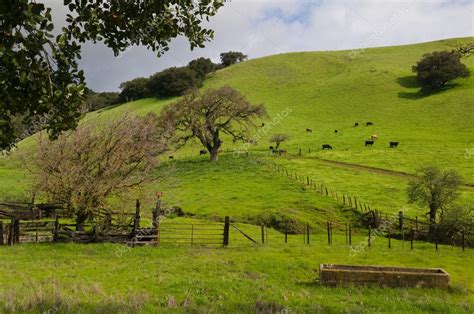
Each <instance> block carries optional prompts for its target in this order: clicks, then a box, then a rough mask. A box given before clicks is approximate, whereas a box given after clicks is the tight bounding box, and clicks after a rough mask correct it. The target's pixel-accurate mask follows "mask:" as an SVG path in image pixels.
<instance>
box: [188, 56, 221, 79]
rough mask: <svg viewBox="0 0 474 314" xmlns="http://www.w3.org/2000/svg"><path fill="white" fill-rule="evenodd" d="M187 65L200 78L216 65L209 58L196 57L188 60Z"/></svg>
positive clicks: (211, 70)
mask: <svg viewBox="0 0 474 314" xmlns="http://www.w3.org/2000/svg"><path fill="white" fill-rule="evenodd" d="M188 67H189V68H190V69H191V70H193V71H194V72H196V75H197V76H198V77H199V78H200V79H204V78H205V77H206V75H207V74H208V73H211V72H213V71H214V70H215V68H216V65H215V64H214V63H212V61H211V59H209V58H198V59H195V60H193V61H191V62H189V64H188Z"/></svg>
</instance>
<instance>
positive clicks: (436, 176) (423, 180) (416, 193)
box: [408, 166, 461, 234]
mask: <svg viewBox="0 0 474 314" xmlns="http://www.w3.org/2000/svg"><path fill="white" fill-rule="evenodd" d="M460 184H461V177H460V176H459V175H458V174H457V173H456V172H455V171H441V170H439V169H438V168H436V167H434V166H425V167H422V168H421V169H420V170H419V178H418V179H416V180H414V181H412V182H410V183H409V185H408V202H409V203H418V204H420V205H422V206H428V207H429V209H430V211H429V212H428V213H427V215H429V217H430V233H431V234H433V233H434V232H435V229H436V224H437V215H438V211H441V213H440V215H441V216H442V214H443V212H444V210H446V209H447V208H448V206H449V205H451V204H452V203H453V202H454V201H455V200H456V199H457V198H458V197H459V192H458V189H459V186H460Z"/></svg>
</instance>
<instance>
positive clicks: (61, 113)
mask: <svg viewBox="0 0 474 314" xmlns="http://www.w3.org/2000/svg"><path fill="white" fill-rule="evenodd" d="M0 12H1V14H2V23H0V38H1V42H2V45H1V46H0V60H1V64H2V66H1V67H0V149H6V150H9V149H11V148H12V147H14V146H15V144H16V141H15V137H17V136H18V134H15V132H14V126H13V120H14V119H15V117H20V118H21V120H22V121H21V123H22V124H23V125H25V126H30V125H31V124H32V123H33V121H34V120H35V119H38V118H39V117H42V116H44V115H49V116H48V119H47V121H46V122H45V123H42V127H41V128H46V129H48V130H49V131H50V134H51V136H52V137H55V136H57V135H58V134H59V133H60V132H61V131H63V130H66V129H69V128H73V127H75V126H76V122H77V119H78V118H79V116H80V112H79V111H80V108H81V105H82V96H83V92H84V76H83V72H82V71H79V70H78V66H77V62H76V59H77V58H78V57H79V56H80V46H79V45H78V44H77V43H76V42H75V41H73V40H71V39H70V38H68V36H67V35H66V34H61V35H58V36H57V37H56V38H53V35H52V33H51V32H52V30H53V28H54V26H53V24H52V22H51V10H50V9H46V8H45V5H44V4H42V3H34V2H33V3H29V1H20V2H18V1H4V2H2V5H1V7H0ZM52 111H54V113H53V114H52Z"/></svg>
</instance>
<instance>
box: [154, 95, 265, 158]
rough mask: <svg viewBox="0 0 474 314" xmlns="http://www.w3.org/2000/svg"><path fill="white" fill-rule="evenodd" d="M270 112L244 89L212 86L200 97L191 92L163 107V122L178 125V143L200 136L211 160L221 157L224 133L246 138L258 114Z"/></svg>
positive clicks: (167, 125)
mask: <svg viewBox="0 0 474 314" xmlns="http://www.w3.org/2000/svg"><path fill="white" fill-rule="evenodd" d="M265 115H266V111H265V107H264V106H263V105H252V104H251V103H250V102H249V101H248V100H247V99H246V98H245V97H244V96H243V95H242V94H241V93H239V92H238V91H236V90H235V89H233V88H231V87H228V86H225V87H221V88H219V89H216V90H208V91H207V92H206V93H205V94H204V95H202V96H201V97H199V95H197V94H196V93H192V94H188V95H186V96H184V97H183V98H182V99H181V100H179V101H177V102H176V103H174V104H171V105H169V106H167V107H165V108H163V111H162V114H161V116H160V125H163V126H165V127H166V128H167V129H174V130H175V132H174V134H173V137H174V139H175V140H176V143H177V144H178V145H184V144H185V143H187V142H188V141H189V140H191V139H193V138H197V139H198V140H199V141H200V142H201V144H202V145H203V146H204V147H206V149H207V150H208V151H209V154H210V160H211V161H217V159H218V152H219V149H220V148H221V146H222V143H223V140H222V138H221V133H224V134H227V135H229V136H231V137H232V139H233V141H234V142H236V141H239V140H240V141H246V140H247V139H248V138H247V137H248V133H249V131H250V128H251V127H255V126H256V123H255V122H256V118H258V117H262V116H265Z"/></svg>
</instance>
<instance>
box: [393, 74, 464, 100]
mask: <svg viewBox="0 0 474 314" xmlns="http://www.w3.org/2000/svg"><path fill="white" fill-rule="evenodd" d="M397 83H398V84H399V85H400V86H402V87H406V88H412V89H413V88H418V90H416V91H413V92H398V97H399V98H404V99H411V100H418V99H423V98H426V97H430V96H433V95H437V94H441V93H444V92H446V91H448V90H450V89H451V88H454V87H456V86H458V85H459V84H457V83H454V84H448V85H445V86H444V87H443V88H441V89H439V90H436V91H424V90H422V89H421V86H420V84H418V82H417V81H416V77H415V76H414V75H409V76H404V77H399V78H398V79H397Z"/></svg>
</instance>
